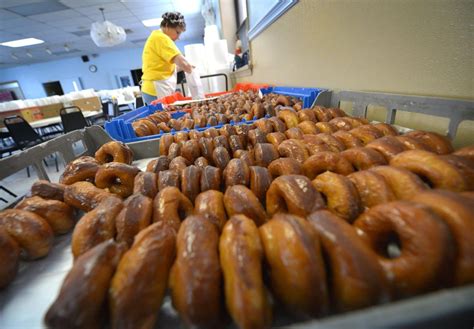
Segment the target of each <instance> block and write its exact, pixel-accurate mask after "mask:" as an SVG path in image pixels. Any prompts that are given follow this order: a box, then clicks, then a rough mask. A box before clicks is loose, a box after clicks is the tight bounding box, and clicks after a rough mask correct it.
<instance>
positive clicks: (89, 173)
mask: <svg viewBox="0 0 474 329" xmlns="http://www.w3.org/2000/svg"><path fill="white" fill-rule="evenodd" d="M99 166H100V164H99V162H98V161H97V160H96V159H94V158H93V157H90V156H87V155H86V156H81V157H79V158H77V159H74V160H72V161H71V162H69V163H68V164H67V166H66V168H64V172H63V173H62V174H61V177H59V183H60V184H64V185H71V184H74V183H76V182H81V181H88V182H91V183H93V182H94V179H95V174H96V173H97V170H99Z"/></svg>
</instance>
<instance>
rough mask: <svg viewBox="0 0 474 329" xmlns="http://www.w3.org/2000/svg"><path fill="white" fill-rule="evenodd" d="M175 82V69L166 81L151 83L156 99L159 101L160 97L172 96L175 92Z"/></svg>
mask: <svg viewBox="0 0 474 329" xmlns="http://www.w3.org/2000/svg"><path fill="white" fill-rule="evenodd" d="M177 80H178V79H177V73H176V69H175V70H174V72H173V74H171V76H170V77H169V78H168V79H165V80H155V81H153V85H154V86H155V91H156V98H157V99H160V98H162V97H165V96H169V95H171V94H174V93H175V91H176V84H177Z"/></svg>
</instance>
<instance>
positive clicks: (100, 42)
mask: <svg viewBox="0 0 474 329" xmlns="http://www.w3.org/2000/svg"><path fill="white" fill-rule="evenodd" d="M99 10H100V11H101V12H102V18H103V19H104V21H103V22H95V23H92V26H91V38H92V41H94V43H95V44H96V45H97V47H113V46H116V45H118V44H121V43H122V42H124V41H125V40H126V39H127V34H126V33H125V30H124V28H123V27H120V26H117V25H115V24H113V23H111V22H109V21H107V20H106V19H105V15H104V8H99Z"/></svg>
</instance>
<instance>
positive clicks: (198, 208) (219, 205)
mask: <svg viewBox="0 0 474 329" xmlns="http://www.w3.org/2000/svg"><path fill="white" fill-rule="evenodd" d="M194 213H195V214H196V215H201V216H204V217H205V218H206V219H207V220H209V221H210V222H211V223H213V224H214V225H215V226H216V227H217V229H218V231H219V234H220V233H221V232H222V229H223V228H224V225H225V222H226V221H227V214H226V212H225V206H224V194H222V192H221V191H216V190H208V191H205V192H202V193H200V194H199V195H198V196H197V197H196V200H195V201H194Z"/></svg>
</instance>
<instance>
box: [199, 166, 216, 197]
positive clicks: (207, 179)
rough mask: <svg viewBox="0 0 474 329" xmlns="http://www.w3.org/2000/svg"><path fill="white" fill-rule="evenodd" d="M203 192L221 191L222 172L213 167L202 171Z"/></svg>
mask: <svg viewBox="0 0 474 329" xmlns="http://www.w3.org/2000/svg"><path fill="white" fill-rule="evenodd" d="M200 185H201V192H205V191H207V190H217V191H219V190H220V189H221V170H220V169H219V168H216V167H213V166H205V167H204V168H202V170H201V182H200Z"/></svg>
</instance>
